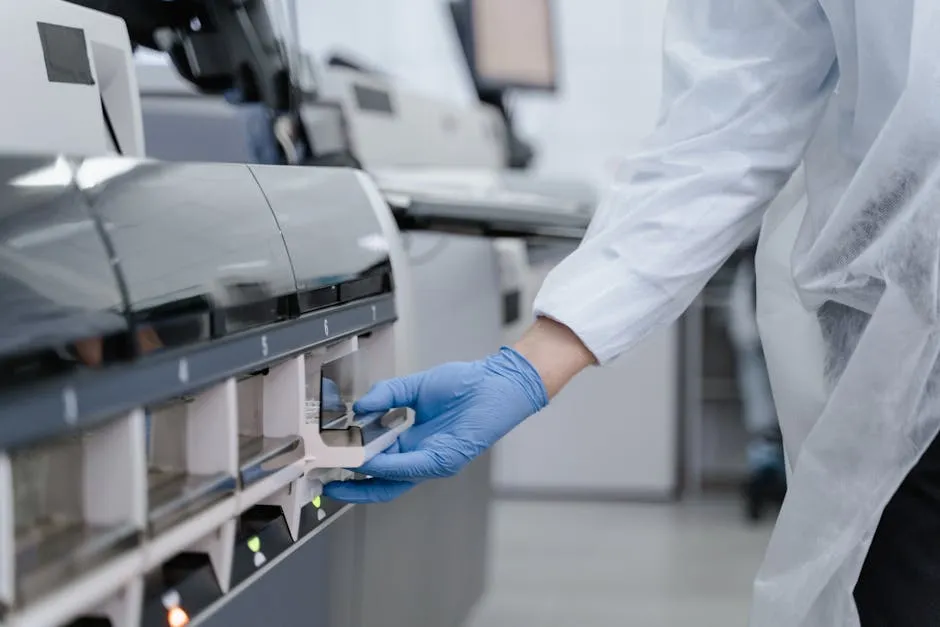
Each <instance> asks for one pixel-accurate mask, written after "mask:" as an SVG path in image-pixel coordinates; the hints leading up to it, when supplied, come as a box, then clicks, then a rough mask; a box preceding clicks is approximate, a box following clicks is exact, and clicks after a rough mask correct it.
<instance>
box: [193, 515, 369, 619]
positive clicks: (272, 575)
mask: <svg viewBox="0 0 940 627" xmlns="http://www.w3.org/2000/svg"><path fill="white" fill-rule="evenodd" d="M360 513H361V508H347V509H346V510H345V511H343V512H340V513H339V514H335V515H334V516H333V517H332V518H331V519H330V521H329V524H324V526H323V527H322V528H321V529H318V530H317V531H316V532H315V533H314V534H311V535H309V536H306V537H304V538H301V539H300V540H298V542H297V543H296V544H295V545H294V546H293V547H292V548H291V550H290V551H289V552H288V553H287V554H285V555H284V556H282V557H281V558H279V559H278V561H277V562H276V563H272V564H271V565H270V566H269V567H267V568H265V569H264V570H263V571H261V572H260V573H259V574H258V575H257V576H256V577H254V578H253V579H251V580H249V581H246V582H245V584H243V585H242V586H241V587H239V588H236V589H234V590H232V591H231V592H230V593H229V594H228V595H226V597H224V598H223V600H222V601H221V602H220V603H218V604H217V605H216V606H215V607H211V608H209V609H208V610H207V611H206V612H204V613H203V614H201V615H199V616H198V617H197V618H196V620H195V621H194V622H193V623H192V624H193V627H197V626H203V627H206V626H213V627H214V626H218V627H223V626H224V627H258V626H259V625H271V626H272V627H274V626H278V627H280V626H281V625H284V626H287V625H304V626H305V627H355V626H356V625H358V618H357V617H358V612H359V609H358V607H356V599H357V595H356V594H355V588H356V586H357V583H358V576H357V571H358V566H359V561H358V560H359V550H360V547H359V543H358V539H357V538H358V534H359V532H360V527H361V524H362V521H361V517H360V516H359V514H360Z"/></svg>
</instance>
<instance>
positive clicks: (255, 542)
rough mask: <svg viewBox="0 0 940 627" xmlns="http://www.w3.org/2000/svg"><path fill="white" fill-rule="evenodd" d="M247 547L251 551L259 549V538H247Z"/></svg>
mask: <svg viewBox="0 0 940 627" xmlns="http://www.w3.org/2000/svg"><path fill="white" fill-rule="evenodd" d="M248 548H249V549H250V550H251V552H252V553H257V552H258V551H260V550H261V539H260V538H258V536H254V537H252V538H248Z"/></svg>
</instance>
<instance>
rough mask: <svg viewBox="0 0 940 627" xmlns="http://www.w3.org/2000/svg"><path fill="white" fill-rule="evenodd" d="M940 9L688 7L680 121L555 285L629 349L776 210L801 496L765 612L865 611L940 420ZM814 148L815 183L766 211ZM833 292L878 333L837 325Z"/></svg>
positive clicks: (773, 301)
mask: <svg viewBox="0 0 940 627" xmlns="http://www.w3.org/2000/svg"><path fill="white" fill-rule="evenodd" d="M938 5H940V3H938V2H937V1H936V0H890V1H889V0H672V1H671V3H670V6H669V10H668V14H667V24H666V37H665V72H664V84H663V89H664V100H663V106H662V116H661V119H660V123H659V125H658V127H657V129H656V130H655V132H654V133H653V134H652V136H651V137H650V138H649V140H648V141H647V142H646V143H645V145H644V146H643V148H642V150H641V151H640V152H639V153H638V154H636V155H634V157H633V158H632V159H630V160H629V161H628V162H627V164H626V166H625V167H624V168H623V169H622V172H621V173H620V174H619V175H618V177H617V182H616V183H615V184H614V186H613V187H612V189H611V190H610V191H609V193H608V194H607V196H606V198H605V200H604V201H603V202H602V204H601V206H600V207H599V209H598V213H597V215H596V217H595V219H594V221H593V223H592V225H591V228H590V230H589V232H588V234H587V236H586V238H585V240H584V242H583V243H582V245H581V246H580V248H579V249H578V250H577V251H576V252H575V253H574V254H572V255H571V256H570V257H569V258H568V259H567V260H566V261H564V262H563V263H562V264H560V265H559V266H558V267H557V268H556V269H555V270H554V271H553V272H552V273H551V274H550V275H549V277H548V278H547V280H546V281H545V284H544V286H543V288H542V291H541V293H540V294H539V296H538V298H537V300H536V304H535V310H536V312H537V313H539V314H541V315H545V316H548V317H551V318H554V319H557V320H559V321H561V322H563V323H564V324H566V325H567V326H569V327H570V328H571V329H573V330H574V331H575V332H576V333H577V334H578V335H579V337H580V338H581V339H582V340H583V341H584V343H585V344H586V345H587V346H588V348H590V349H591V350H592V351H593V352H594V354H595V355H596V356H597V358H598V359H599V360H600V361H601V362H606V361H609V360H610V359H612V358H614V357H616V356H617V355H619V354H620V353H622V352H624V351H625V350H627V349H629V348H630V347H631V346H633V345H634V344H636V343H637V342H639V341H640V340H642V339H643V338H644V337H645V336H646V335H647V334H649V333H650V332H651V331H653V330H655V329H657V328H659V327H661V326H663V325H666V324H668V323H670V322H672V321H673V320H675V319H676V318H677V317H678V316H679V315H680V314H681V313H682V312H683V310H685V308H686V307H687V306H688V305H689V303H690V302H691V301H692V299H693V298H694V297H695V296H696V294H697V293H698V292H699V291H700V290H701V288H702V287H703V286H704V284H705V282H706V281H707V280H708V278H709V277H710V276H711V275H712V274H713V273H714V272H715V271H716V270H717V268H718V267H719V266H720V265H721V264H722V263H723V261H724V260H725V259H726V258H727V257H728V256H729V255H730V253H731V252H732V251H733V250H734V248H735V247H736V246H738V245H739V244H740V243H741V242H742V241H743V240H744V239H745V238H746V237H747V236H748V235H749V234H750V233H752V232H753V230H754V229H755V228H756V227H757V226H758V224H760V223H761V221H762V220H764V223H763V230H762V236H761V245H760V249H761V250H760V252H759V254H758V262H757V267H758V281H759V293H758V308H759V312H760V314H759V317H760V326H761V334H762V336H763V340H764V347H765V350H766V352H767V358H768V368H769V370H770V374H771V377H772V380H773V388H774V395H775V398H776V400H777V405H778V413H779V416H780V421H781V427H782V429H783V433H784V440H785V446H786V450H787V456H788V462H789V466H790V472H791V477H790V488H791V490H790V494H789V495H788V498H787V503H786V504H785V505H784V508H783V511H782V512H781V516H780V519H779V521H778V525H777V528H776V530H775V532H774V536H773V539H772V541H771V545H770V548H769V550H768V555H767V558H766V560H765V563H764V566H763V567H762V569H761V573H760V575H759V576H758V580H757V583H756V585H755V600H754V608H753V611H752V618H751V621H752V622H751V624H752V625H754V626H755V627H798V626H804V627H831V626H840V627H850V626H855V625H858V616H857V612H856V610H855V606H854V602H853V599H852V590H853V588H854V585H855V582H856V580H857V578H858V574H859V571H860V568H861V565H862V562H863V560H864V556H865V553H866V551H867V547H868V544H869V543H870V541H871V536H872V534H873V532H874V529H875V527H876V525H877V521H878V517H879V516H880V513H881V511H882V509H883V508H884V506H885V504H886V503H887V501H888V500H889V499H890V497H891V496H892V494H893V493H894V491H895V490H896V489H897V486H898V485H899V484H900V482H901V480H902V479H903V477H904V476H905V475H906V474H907V472H908V471H909V469H910V468H911V467H912V466H913V465H914V463H915V462H916V460H917V459H918V458H919V456H920V454H921V453H922V452H923V451H924V450H925V449H926V447H927V445H928V444H929V443H930V442H931V441H932V440H933V438H934V436H935V435H936V434H937V431H938V429H940V400H935V399H934V394H935V392H934V390H935V389H937V388H940V386H937V385H936V382H935V381H932V379H931V377H932V376H933V375H932V369H933V366H934V364H935V363H936V361H937V357H938V355H940V305H938V302H940V293H938V292H940V290H938V284H940V267H938V263H937V261H936V260H937V258H938V257H940V210H937V209H936V207H940V185H936V184H934V180H935V178H934V177H937V178H940V175H938V173H937V171H936V169H937V168H940V165H938V164H940V61H938V60H940V8H938ZM801 161H805V166H806V167H805V176H806V182H805V189H806V198H805V199H804V200H803V202H799V203H796V205H795V206H792V204H791V206H780V205H779V204H778V206H776V207H775V209H774V211H772V212H771V213H770V214H768V215H767V216H766V220H765V219H764V218H765V215H764V214H765V210H766V208H767V207H768V205H769V204H770V203H771V201H772V200H773V199H774V198H775V197H776V196H777V194H778V193H779V192H780V190H781V188H782V187H783V186H784V184H785V183H786V181H787V180H788V179H789V178H790V176H791V174H792V173H793V172H794V170H795V169H796V168H797V166H798V165H799V164H800V162H801ZM935 187H936V188H937V190H938V191H934V188H935ZM762 274H763V275H764V276H761V275H762ZM827 301H829V302H834V303H838V304H840V305H844V306H847V307H848V308H850V309H851V310H852V311H855V312H860V313H861V314H863V315H864V316H865V317H866V318H865V319H866V320H868V321H869V322H868V324H867V327H861V326H859V325H858V324H854V326H852V324H853V323H852V322H851V321H849V320H848V319H846V320H845V321H844V322H839V321H838V320H837V321H836V322H835V325H834V326H833V323H832V320H829V328H828V331H827V333H823V331H822V330H821V325H820V323H819V320H818V319H817V313H818V311H819V308H820V306H821V305H822V304H823V303H826V302H827ZM854 319H855V320H856V321H857V317H856V318H854ZM840 324H842V327H841V328H840V327H839V325H840ZM833 328H835V329H836V330H835V331H833ZM938 593H940V591H938Z"/></svg>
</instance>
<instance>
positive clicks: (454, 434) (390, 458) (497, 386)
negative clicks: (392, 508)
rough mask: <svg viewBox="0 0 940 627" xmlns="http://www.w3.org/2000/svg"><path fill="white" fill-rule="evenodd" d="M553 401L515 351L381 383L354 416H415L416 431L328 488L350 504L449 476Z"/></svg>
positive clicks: (384, 497) (326, 490) (386, 496)
mask: <svg viewBox="0 0 940 627" xmlns="http://www.w3.org/2000/svg"><path fill="white" fill-rule="evenodd" d="M547 403H548V393H547V392H546V390H545V386H544V385H543V384H542V379H541V378H540V377H539V374H538V372H537V371H536V370H535V368H534V367H533V366H532V364H530V363H529V362H528V360H526V358H525V357H523V356H522V355H520V354H519V353H517V352H516V351H515V350H513V349H511V348H503V349H502V350H500V351H499V352H498V353H496V354H494V355H491V356H489V357H487V358H486V359H483V360H481V361H475V362H472V363H450V364H445V365H443V366H438V367H436V368H432V369H431V370H427V371H425V372H421V373H418V374H413V375H410V376H407V377H403V378H399V379H391V380H388V381H383V382H381V383H378V384H376V385H375V386H374V387H373V388H372V390H370V391H369V393H368V394H366V395H365V396H364V397H362V398H361V399H359V401H358V402H357V403H356V404H355V406H354V407H353V409H354V410H355V411H356V413H370V412H379V411H388V410H389V409H392V408H395V407H411V408H412V409H414V410H415V425H414V426H413V427H412V428H411V429H409V430H408V431H406V432H404V433H403V434H401V436H399V438H398V442H397V443H396V444H395V445H393V446H392V447H391V448H389V449H388V450H387V451H385V452H384V453H380V454H378V455H376V456H375V457H374V458H373V459H372V460H370V461H369V462H368V463H366V464H365V465H364V466H362V467H361V468H357V469H356V471H357V472H359V473H362V474H364V475H369V476H370V477H372V478H371V479H367V480H363V481H347V482H334V483H330V484H327V485H326V486H325V487H324V494H325V495H326V496H328V497H330V498H334V499H337V500H341V501H348V502H352V503H371V502H380V501H389V500H392V499H394V498H397V497H398V496H401V495H402V494H404V493H405V492H407V491H408V490H409V489H411V488H412V487H413V486H414V485H415V484H416V483H418V482H420V481H423V480H425V479H432V478H441V477H450V476H453V475H456V474H457V473H458V472H460V471H461V470H462V469H463V468H464V466H466V465H467V464H468V463H470V461H471V460H473V459H474V458H475V457H477V456H478V455H480V453H482V452H483V451H485V450H486V449H488V448H489V447H491V446H492V445H493V444H494V443H495V442H496V441H497V440H499V439H500V438H501V437H503V436H504V435H506V434H507V433H509V431H511V430H512V429H513V428H514V427H515V426H516V425H518V424H519V423H521V422H522V421H523V420H525V419H526V418H528V417H529V416H531V415H532V414H534V413H536V412H538V411H539V410H540V409H542V408H543V407H545V405H546V404H547Z"/></svg>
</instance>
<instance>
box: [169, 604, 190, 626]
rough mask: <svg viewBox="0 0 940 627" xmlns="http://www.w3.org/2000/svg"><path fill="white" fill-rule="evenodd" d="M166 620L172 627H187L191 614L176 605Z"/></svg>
mask: <svg viewBox="0 0 940 627" xmlns="http://www.w3.org/2000/svg"><path fill="white" fill-rule="evenodd" d="M166 622H167V623H168V624H169V625H170V627H186V625H188V624H189V615H188V614H187V613H186V612H185V610H183V608H181V607H174V608H172V609H170V611H169V612H167V614H166Z"/></svg>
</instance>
